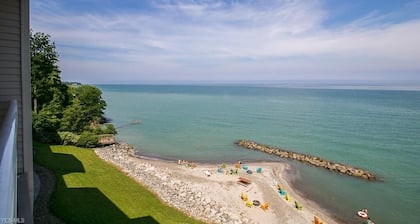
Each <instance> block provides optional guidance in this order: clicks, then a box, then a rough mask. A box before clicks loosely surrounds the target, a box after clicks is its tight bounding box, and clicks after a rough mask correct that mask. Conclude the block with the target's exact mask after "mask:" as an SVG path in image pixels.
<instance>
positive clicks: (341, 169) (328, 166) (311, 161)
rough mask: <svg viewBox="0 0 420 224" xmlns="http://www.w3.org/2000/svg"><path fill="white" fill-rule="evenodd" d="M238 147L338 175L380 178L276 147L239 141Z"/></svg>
mask: <svg viewBox="0 0 420 224" xmlns="http://www.w3.org/2000/svg"><path fill="white" fill-rule="evenodd" d="M235 144H236V145H238V146H241V147H243V148H247V149H251V150H257V151H261V152H264V153H268V154H273V155H277V156H279V157H282V158H288V159H293V160H296V161H299V162H302V163H305V164H308V165H312V166H316V167H321V168H325V169H327V170H330V171H334V172H337V173H342V174H346V175H349V176H353V177H357V178H363V179H365V180H369V181H377V180H378V178H377V177H376V176H375V175H374V174H373V173H371V172H369V171H366V170H364V169H361V168H356V167H352V166H349V165H344V164H340V163H336V162H332V161H329V160H326V159H323V158H320V157H316V156H311V155H306V154H302V153H296V152H292V151H288V150H284V149H280V148H276V147H271V146H267V145H263V144H259V143H256V142H253V141H250V140H239V141H237V142H235Z"/></svg>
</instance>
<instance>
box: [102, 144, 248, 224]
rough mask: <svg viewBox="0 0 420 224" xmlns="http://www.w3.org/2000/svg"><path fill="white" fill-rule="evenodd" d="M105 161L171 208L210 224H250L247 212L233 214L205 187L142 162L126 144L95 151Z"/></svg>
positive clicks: (167, 169)
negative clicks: (119, 169)
mask: <svg viewBox="0 0 420 224" xmlns="http://www.w3.org/2000/svg"><path fill="white" fill-rule="evenodd" d="M95 152H96V154H97V155H98V156H99V157H100V158H102V159H103V160H105V161H108V162H111V163H113V164H114V165H117V166H118V167H119V168H121V169H122V170H123V171H124V172H125V173H126V174H127V175H129V176H131V177H132V178H134V179H135V180H137V181H139V182H140V183H141V184H142V185H144V186H145V187H147V188H148V189H149V190H151V191H152V192H154V193H155V194H157V195H158V196H159V197H160V198H161V200H163V201H164V202H165V203H167V204H168V205H170V206H173V207H175V208H178V209H180V210H181V211H183V212H185V213H187V214H188V215H190V216H192V217H195V218H198V219H200V220H203V221H205V222H208V223H233V224H237V223H249V220H248V219H247V217H246V214H245V212H243V213H239V214H234V213H232V212H230V211H229V209H228V208H225V207H224V206H223V205H221V204H220V203H218V202H217V201H215V200H212V198H211V197H208V196H206V195H205V193H204V192H206V191H208V190H207V189H205V186H199V185H197V184H195V183H193V182H189V181H188V180H186V179H182V177H176V176H174V175H176V173H171V172H170V170H169V168H161V167H157V166H153V165H152V164H150V163H148V162H147V161H146V162H139V161H138V156H136V155H135V154H134V149H133V147H131V146H130V145H128V144H125V143H116V144H113V145H109V146H106V147H103V148H98V149H95Z"/></svg>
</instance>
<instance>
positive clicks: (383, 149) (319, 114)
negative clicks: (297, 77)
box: [98, 85, 420, 223]
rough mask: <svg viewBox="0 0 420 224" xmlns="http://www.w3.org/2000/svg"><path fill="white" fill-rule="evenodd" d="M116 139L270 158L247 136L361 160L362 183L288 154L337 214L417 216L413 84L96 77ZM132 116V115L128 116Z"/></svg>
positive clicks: (191, 152)
mask: <svg viewBox="0 0 420 224" xmlns="http://www.w3.org/2000/svg"><path fill="white" fill-rule="evenodd" d="M98 87H99V88H100V89H101V90H102V92H103V97H104V99H105V100H106V102H107V104H108V106H107V109H106V114H105V115H106V116H107V117H108V118H111V119H112V122H113V123H114V124H115V125H116V126H117V128H118V132H119V135H118V138H119V140H122V141H126V142H128V143H130V144H133V145H135V146H136V147H137V148H138V149H139V152H140V153H141V154H144V155H148V156H155V157H160V158H165V159H175V160H177V159H187V160H193V161H208V162H224V161H225V162H228V161H236V160H278V159H277V158H276V157H272V156H269V155H265V154H262V153H259V152H254V151H249V150H246V149H242V148H239V147H236V146H235V145H234V144H233V142H234V141H235V140H238V139H250V140H254V141H257V142H260V143H263V144H268V145H273V146H277V147H281V148H284V149H289V150H293V151H297V152H302V153H308V154H312V155H316V156H320V157H323V158H326V159H329V160H333V161H337V162H341V163H345V164H349V165H353V166H356V167H362V168H366V169H368V170H370V171H373V172H374V173H376V174H377V175H378V176H379V177H381V178H382V179H383V180H384V181H383V182H367V181H363V180H359V179H355V178H350V177H347V176H343V175H339V174H335V173H331V172H328V171H325V170H322V169H318V168H314V167H308V166H306V165H301V164H297V163H294V162H292V164H294V166H295V167H296V169H297V175H298V177H299V178H298V179H297V180H296V181H295V182H294V185H295V186H296V187H297V188H298V189H299V190H301V191H302V192H304V194H306V195H307V197H308V198H309V199H312V200H314V201H316V202H318V203H320V204H321V205H323V206H324V207H326V208H327V209H329V210H330V211H331V212H333V213H334V214H335V215H337V216H338V217H339V218H340V219H343V220H345V221H346V222H357V220H358V219H356V218H355V211H357V210H358V209H360V208H364V207H367V208H369V214H370V216H371V217H372V219H373V220H374V221H375V222H376V223H420V215H419V211H420V169H419V168H420V166H419V165H418V164H419V161H420V91H386V90H340V89H304V88H272V87H246V86H169V85H163V86H153V85H99V86H98ZM137 121H140V124H132V123H136V122H137Z"/></svg>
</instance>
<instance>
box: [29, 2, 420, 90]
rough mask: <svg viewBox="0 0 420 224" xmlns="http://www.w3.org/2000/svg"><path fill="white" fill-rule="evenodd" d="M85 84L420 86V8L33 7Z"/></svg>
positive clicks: (66, 72)
mask: <svg viewBox="0 0 420 224" xmlns="http://www.w3.org/2000/svg"><path fill="white" fill-rule="evenodd" d="M30 4H31V8H30V11H31V12H30V13H31V17H30V20H31V21H30V23H31V28H32V30H33V31H34V32H43V33H46V34H49V35H50V36H51V40H52V41H54V42H55V44H56V50H57V52H58V53H59V55H60V62H59V66H60V70H61V71H62V73H61V76H62V79H63V80H66V81H79V82H83V83H95V84H101V83H146V82H168V81H169V82H171V81H172V82H253V81H267V82H275V81H285V80H297V81H299V80H303V81H305V80H316V81H322V80H342V81H366V82H420V1H419V0H414V1H403V0H398V1H397V0H353V1H348V0H325V1H323V0H306V1H303V0H302V1H300V0H296V1H294V0H255V1H251V0H243V1H241V0H231V1H227V0H225V1H217V0H214V1H210V0H179V1H172V0H162V1H156V0H137V1H136V0H119V1H117V0H114V1H112V0H74V1H66V0H57V1H49V0H31V1H30Z"/></svg>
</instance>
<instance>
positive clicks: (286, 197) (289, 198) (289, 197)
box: [284, 194, 292, 201]
mask: <svg viewBox="0 0 420 224" xmlns="http://www.w3.org/2000/svg"><path fill="white" fill-rule="evenodd" d="M284 199H286V201H291V200H292V197H291V196H289V195H288V194H286V196H285V197H284Z"/></svg>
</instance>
